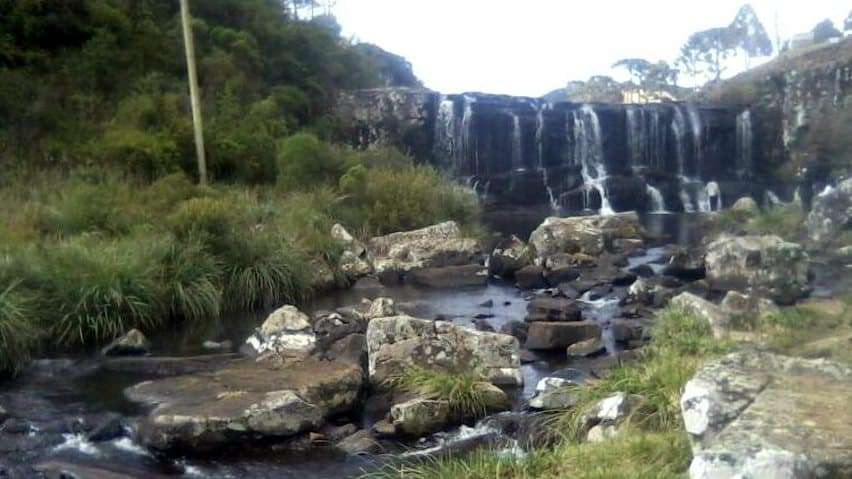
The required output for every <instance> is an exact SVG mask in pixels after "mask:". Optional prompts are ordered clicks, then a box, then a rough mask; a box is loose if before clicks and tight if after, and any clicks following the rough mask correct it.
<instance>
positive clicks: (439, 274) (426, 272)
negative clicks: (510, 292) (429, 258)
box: [408, 264, 488, 288]
mask: <svg viewBox="0 0 852 479" xmlns="http://www.w3.org/2000/svg"><path fill="white" fill-rule="evenodd" d="M408 278H410V279H411V281H412V282H413V283H414V284H416V285H418V286H425V287H427V288H460V287H465V286H485V285H486V284H488V271H487V270H486V269H485V268H484V267H483V266H480V265H478V264H471V265H463V266H446V267H443V268H424V269H419V270H416V271H412V272H411V273H410V274H409V276H408Z"/></svg>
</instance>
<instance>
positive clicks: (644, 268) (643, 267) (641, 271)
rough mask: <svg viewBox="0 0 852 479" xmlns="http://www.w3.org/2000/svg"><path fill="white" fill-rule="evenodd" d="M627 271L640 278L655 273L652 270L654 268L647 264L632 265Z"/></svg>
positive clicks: (651, 275) (648, 276)
mask: <svg viewBox="0 0 852 479" xmlns="http://www.w3.org/2000/svg"><path fill="white" fill-rule="evenodd" d="M629 271H630V272H631V273H633V274H635V275H636V276H638V277H640V278H650V277H653V276H654V275H656V274H657V273H655V272H654V268H652V267H651V266H650V265H647V264H640V265H639V266H634V267H632V268H630V270H629Z"/></svg>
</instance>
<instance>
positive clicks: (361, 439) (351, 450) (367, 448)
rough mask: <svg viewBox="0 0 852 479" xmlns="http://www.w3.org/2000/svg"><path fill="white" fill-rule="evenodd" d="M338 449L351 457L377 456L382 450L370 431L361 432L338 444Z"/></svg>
mask: <svg viewBox="0 0 852 479" xmlns="http://www.w3.org/2000/svg"><path fill="white" fill-rule="evenodd" d="M336 447H337V448H338V449H340V450H341V451H343V452H345V453H346V454H349V455H353V456H354V455H360V454H375V453H377V452H380V451H381V450H382V446H381V445H380V444H379V443H378V442H376V440H375V439H374V438H373V436H372V435H371V434H370V432H369V431H365V430H363V429H362V430H360V431H358V432H356V433H354V434H352V435H351V436H348V437H347V438H345V439H343V440H342V441H340V442H338V443H337V445H336Z"/></svg>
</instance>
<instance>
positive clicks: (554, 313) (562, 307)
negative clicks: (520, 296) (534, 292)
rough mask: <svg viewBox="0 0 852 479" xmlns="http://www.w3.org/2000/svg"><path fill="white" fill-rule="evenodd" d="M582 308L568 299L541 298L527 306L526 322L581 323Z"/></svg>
mask: <svg viewBox="0 0 852 479" xmlns="http://www.w3.org/2000/svg"><path fill="white" fill-rule="evenodd" d="M581 314H582V313H581V312H580V306H578V305H577V303H576V302H575V301H572V300H570V299H567V298H559V297H550V296H539V297H537V298H535V299H534V300H532V301H530V302H529V304H528V305H527V316H526V318H525V321H527V322H536V321H580V320H581V319H582V318H581Z"/></svg>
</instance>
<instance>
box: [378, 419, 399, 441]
mask: <svg viewBox="0 0 852 479" xmlns="http://www.w3.org/2000/svg"><path fill="white" fill-rule="evenodd" d="M373 434H375V435H376V437H379V438H384V437H393V436H395V435H396V426H394V425H393V423H392V422H390V421H388V420H386V419H382V420H381V421H378V422H376V423H375V424H373Z"/></svg>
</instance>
